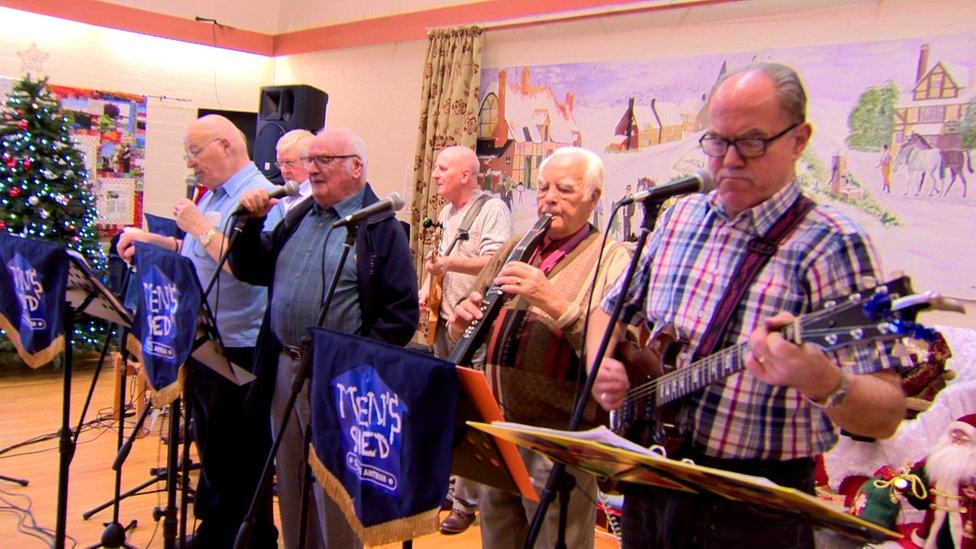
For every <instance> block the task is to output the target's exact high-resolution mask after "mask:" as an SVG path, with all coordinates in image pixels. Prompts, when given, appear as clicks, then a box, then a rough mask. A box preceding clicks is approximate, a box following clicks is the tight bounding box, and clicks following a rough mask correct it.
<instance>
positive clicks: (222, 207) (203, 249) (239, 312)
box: [118, 115, 281, 547]
mask: <svg viewBox="0 0 976 549" xmlns="http://www.w3.org/2000/svg"><path fill="white" fill-rule="evenodd" d="M183 147H184V150H185V151H186V154H184V155H183V158H184V159H185V160H186V166H187V168H190V169H191V170H193V173H194V175H196V177H197V180H198V181H199V183H200V184H201V185H203V186H205V187H206V188H207V193H206V194H205V195H204V196H203V198H201V199H200V203H199V205H197V204H194V203H193V201H191V200H189V199H187V198H181V199H179V200H177V201H176V205H175V206H174V207H173V213H174V217H175V218H176V222H177V224H178V225H179V227H180V228H181V229H183V230H184V231H185V232H186V235H187V236H186V238H184V239H183V240H182V241H179V240H177V239H175V238H172V237H164V236H161V235H157V234H153V233H149V232H145V231H142V230H139V229H135V228H127V229H126V230H125V232H124V233H123V234H122V236H121V237H120V239H119V244H118V249H119V254H120V255H121V256H122V257H123V258H126V259H131V258H132V255H133V254H134V253H135V247H134V246H133V243H134V242H135V241H141V242H148V243H151V244H155V245H157V246H161V247H164V248H168V249H171V250H176V251H178V252H179V253H180V254H182V255H183V256H185V257H187V258H189V259H190V261H191V262H192V263H193V266H194V267H195V268H196V272H197V277H198V278H199V279H200V281H201V283H202V284H206V283H207V281H208V280H210V278H211V276H212V275H213V273H214V270H216V268H217V263H216V260H217V259H218V258H219V257H220V255H221V253H222V252H223V251H224V250H226V249H227V241H226V239H225V238H224V236H223V234H224V232H225V231H226V230H227V227H228V224H229V223H230V222H231V216H230V213H231V212H232V211H233V210H234V209H235V208H236V207H237V204H238V201H239V199H240V197H241V196H242V195H243V194H244V193H245V192H247V191H249V190H253V189H262V190H264V191H265V192H268V191H270V190H272V189H274V188H275V185H274V184H272V183H271V182H269V181H268V180H267V179H265V178H264V176H262V175H261V172H260V171H258V168H257V166H255V165H254V163H253V162H251V160H250V158H248V155H247V144H246V143H245V141H244V136H243V134H241V132H240V130H238V129H237V127H236V126H234V124H233V123H232V122H231V121H230V120H228V119H226V118H224V117H223V116H219V115H208V116H204V117H202V118H200V119H199V120H195V121H194V122H191V123H190V125H189V126H188V127H187V129H186V135H185V137H184V138H183ZM280 219H281V214H280V213H278V212H273V214H272V215H270V216H268V218H267V220H266V221H265V227H266V228H268V229H270V228H272V227H274V226H275V225H276V224H277V222H278V221H279V220H280ZM267 295H268V294H267V290H266V289H265V288H261V287H259V286H252V285H250V284H246V283H244V282H241V281H239V280H237V279H236V278H234V277H233V276H232V275H231V274H229V272H228V270H227V269H224V272H221V273H220V278H219V279H218V282H217V284H216V285H215V286H214V291H212V292H211V293H210V295H209V296H208V302H209V303H210V307H211V308H212V310H213V312H214V315H215V316H216V320H217V329H218V331H219V332H220V337H221V340H222V341H223V343H224V348H225V350H226V352H227V357H228V358H229V359H230V360H231V361H232V362H234V363H235V364H237V365H238V366H240V367H242V368H245V369H248V370H250V369H251V368H252V365H253V363H254V345H255V341H256V339H257V335H258V328H259V327H260V325H261V320H260V319H261V315H262V314H264V310H265V306H266V304H267ZM191 373H192V382H190V383H189V384H188V386H189V394H187V395H185V398H186V401H187V406H188V407H189V409H190V415H191V417H192V418H193V426H194V433H193V436H194V439H195V441H196V443H197V449H198V451H199V454H200V468H201V474H200V480H199V482H198V483H197V489H196V499H195V503H194V515H195V516H196V518H197V519H198V520H199V521H200V523H199V526H198V527H197V531H196V533H195V534H194V538H193V542H192V545H193V546H195V547H230V546H231V545H233V542H234V537H235V535H236V533H237V529H238V528H239V527H240V524H241V521H242V520H243V518H244V515H245V514H246V513H247V509H248V505H249V503H250V500H251V496H252V495H253V493H254V489H255V487H256V486H257V480H258V476H259V475H260V472H261V469H262V466H263V463H264V460H265V459H266V458H267V454H268V451H269V450H270V448H271V437H270V426H269V421H268V413H267V408H263V409H245V395H246V394H247V391H248V386H246V385H245V386H243V387H238V386H236V385H234V384H232V383H231V382H230V381H227V380H226V379H224V378H223V377H221V376H218V375H217V374H215V373H213V372H212V371H211V370H209V369H207V368H205V367H202V366H199V367H196V368H194V369H193V371H192V372H191ZM260 511H261V512H260V513H259V515H258V516H257V518H256V522H255V528H254V535H253V538H252V539H253V541H254V544H253V545H254V546H256V547H274V546H275V545H276V541H275V540H276V538H277V532H276V531H275V527H274V521H273V515H272V509H271V498H270V496H269V497H268V498H266V501H263V502H262V507H261V510H260Z"/></svg>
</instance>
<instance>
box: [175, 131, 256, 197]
mask: <svg viewBox="0 0 976 549" xmlns="http://www.w3.org/2000/svg"><path fill="white" fill-rule="evenodd" d="M183 148H184V150H185V151H186V166H187V167H188V168H190V169H192V170H193V173H194V174H195V175H196V176H197V180H198V181H199V182H200V183H201V184H203V185H205V186H207V187H208V188H211V189H215V188H217V187H219V186H221V185H223V184H224V183H225V182H226V181H227V180H228V179H230V177H231V176H232V175H234V174H235V173H237V172H239V171H240V170H241V169H242V168H244V166H246V165H247V164H248V163H249V162H250V161H251V160H250V158H248V156H247V143H246V141H245V139H244V134H243V133H241V131H240V130H239V129H237V126H235V125H234V123H233V122H231V121H230V120H228V119H227V118H224V117H223V116H220V115H217V114H208V115H207V116H204V117H201V118H199V119H197V120H194V121H193V122H190V124H189V125H188V126H187V127H186V134H185V136H184V137H183Z"/></svg>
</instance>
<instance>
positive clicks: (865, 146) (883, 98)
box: [846, 81, 898, 151]
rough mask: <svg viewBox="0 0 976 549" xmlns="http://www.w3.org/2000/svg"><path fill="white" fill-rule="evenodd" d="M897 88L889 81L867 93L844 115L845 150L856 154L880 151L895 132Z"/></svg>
mask: <svg viewBox="0 0 976 549" xmlns="http://www.w3.org/2000/svg"><path fill="white" fill-rule="evenodd" d="M897 102H898V87H897V86H895V84H894V83H893V82H891V81H888V82H886V83H885V84H884V85H883V86H871V87H870V88H868V89H866V90H865V91H864V93H862V94H861V97H859V98H858V100H857V104H856V105H854V108H853V109H851V112H850V114H848V115H847V129H848V130H850V133H849V134H847V139H846V141H847V146H848V147H850V148H852V149H855V150H859V151H880V150H881V146H882V145H886V144H889V143H891V136H892V134H893V133H894V131H895V105H896V104H897Z"/></svg>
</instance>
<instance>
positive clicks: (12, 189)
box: [7, 187, 20, 198]
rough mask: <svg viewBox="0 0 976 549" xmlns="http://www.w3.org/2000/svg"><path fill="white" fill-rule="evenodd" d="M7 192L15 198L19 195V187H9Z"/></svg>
mask: <svg viewBox="0 0 976 549" xmlns="http://www.w3.org/2000/svg"><path fill="white" fill-rule="evenodd" d="M7 194H9V195H10V197H11V198H17V197H18V196H20V187H10V190H8V191H7Z"/></svg>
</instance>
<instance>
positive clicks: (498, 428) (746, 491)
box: [473, 423, 902, 543]
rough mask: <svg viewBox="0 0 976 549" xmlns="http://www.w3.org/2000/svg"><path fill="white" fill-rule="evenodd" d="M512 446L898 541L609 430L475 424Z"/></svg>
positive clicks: (609, 474) (817, 503)
mask: <svg viewBox="0 0 976 549" xmlns="http://www.w3.org/2000/svg"><path fill="white" fill-rule="evenodd" d="M473 426H474V427H476V428H478V429H482V430H484V431H486V432H489V433H492V434H493V435H495V436H497V437H501V438H504V439H505V440H508V441H511V442H512V443H514V444H518V445H519V446H523V447H525V448H528V449H530V450H534V451H536V452H539V453H542V454H545V455H546V456H548V457H549V458H551V459H553V460H554V461H557V462H559V463H562V464H565V465H573V466H575V467H579V468H580V469H583V470H585V471H587V472H589V473H591V474H593V475H596V476H601V477H606V478H610V479H611V480H619V481H625V482H629V483H636V484H646V485H651V486H660V487H663V488H667V489H670V490H680V491H685V492H707V493H711V494H715V495H718V496H721V497H724V498H726V499H731V500H734V501H741V502H743V503H748V504H752V505H760V506H763V507H770V508H774V509H776V510H778V511H779V512H782V513H787V514H790V515H793V516H796V517H798V518H800V519H803V520H806V521H809V522H811V523H813V524H816V525H818V526H822V527H825V528H829V529H830V530H833V531H836V532H839V533H840V534H842V535H844V536H846V537H849V538H852V539H855V540H858V541H861V542H865V543H880V542H882V541H884V540H886V539H892V540H894V539H900V538H901V537H902V535H901V534H899V533H898V532H894V531H891V530H888V529H886V528H883V527H881V526H878V525H877V524H874V523H872V522H868V521H866V520H864V519H862V518H860V517H856V516H854V515H851V514H848V513H844V512H842V511H838V510H837V509H835V508H833V507H832V506H831V505H830V504H828V503H827V502H825V501H822V500H820V499H819V498H817V497H815V496H812V495H810V494H807V493H805V492H802V491H800V490H797V489H795V488H786V487H783V486H779V485H777V484H775V483H774V482H772V481H770V480H768V479H766V478H763V477H756V476H751V475H744V474H741V473H733V472H730V471H723V470H721V469H714V468H711V467H704V466H700V465H695V464H694V463H690V462H688V461H685V460H682V461H678V460H673V459H668V458H666V457H663V456H662V455H660V454H658V453H657V452H654V451H652V450H648V449H647V448H643V447H641V446H639V445H637V444H634V443H633V442H630V441H629V440H626V439H624V438H622V437H620V436H618V435H616V434H614V433H613V432H611V431H610V430H609V429H607V428H606V427H603V426H601V427H597V428H595V429H590V430H589V431H559V430H556V429H544V428H540V427H532V426H529V425H521V424H517V423H494V424H491V425H488V424H473Z"/></svg>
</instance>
